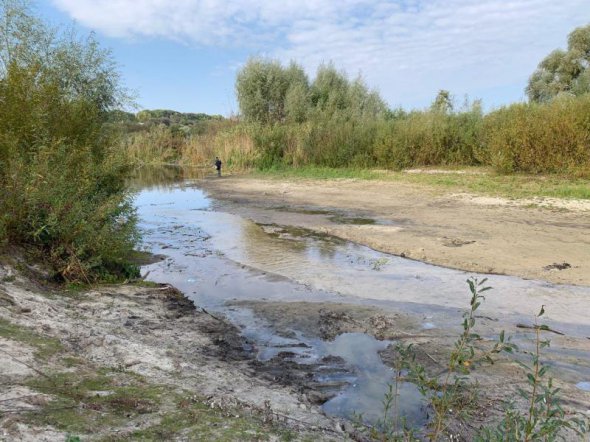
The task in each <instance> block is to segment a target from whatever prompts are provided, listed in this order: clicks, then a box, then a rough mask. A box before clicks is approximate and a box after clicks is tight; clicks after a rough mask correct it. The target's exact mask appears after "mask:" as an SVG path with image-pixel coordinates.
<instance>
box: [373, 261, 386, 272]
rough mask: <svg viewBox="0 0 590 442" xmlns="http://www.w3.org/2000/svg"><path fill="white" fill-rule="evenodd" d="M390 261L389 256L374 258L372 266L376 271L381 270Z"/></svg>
mask: <svg viewBox="0 0 590 442" xmlns="http://www.w3.org/2000/svg"><path fill="white" fill-rule="evenodd" d="M388 262H389V259H387V258H379V259H374V260H373V261H371V268H372V269H373V270H375V271H377V272H378V271H380V270H381V269H382V268H383V266H385V265H386V264H387V263H388Z"/></svg>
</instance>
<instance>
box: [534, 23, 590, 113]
mask: <svg viewBox="0 0 590 442" xmlns="http://www.w3.org/2000/svg"><path fill="white" fill-rule="evenodd" d="M588 92H590V25H587V26H583V27H579V28H576V29H574V30H573V31H572V32H571V33H570V34H569V36H568V48H567V50H566V51H564V50H561V49H557V50H555V51H553V52H551V53H550V54H549V55H548V56H547V57H545V58H544V59H543V60H542V61H541V63H539V66H538V67H537V69H536V70H535V72H534V73H533V74H532V75H531V77H530V79H529V83H528V86H527V88H526V93H527V95H528V97H529V99H530V100H531V101H534V102H546V101H549V100H551V99H553V98H554V97H556V96H558V95H560V94H564V93H567V94H572V95H582V94H585V93H588Z"/></svg>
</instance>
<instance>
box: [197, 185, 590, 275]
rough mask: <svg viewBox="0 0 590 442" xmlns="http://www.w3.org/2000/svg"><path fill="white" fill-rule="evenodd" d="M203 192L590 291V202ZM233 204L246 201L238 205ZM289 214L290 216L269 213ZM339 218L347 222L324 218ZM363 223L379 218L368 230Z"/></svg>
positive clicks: (376, 240)
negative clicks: (332, 214) (368, 219)
mask: <svg viewBox="0 0 590 442" xmlns="http://www.w3.org/2000/svg"><path fill="white" fill-rule="evenodd" d="M203 187H204V188H205V189H206V190H208V191H209V192H210V193H211V195H212V196H213V197H215V198H216V199H218V200H221V201H223V202H225V204H226V205H227V206H228V207H229V210H230V211H233V212H235V213H239V214H240V215H242V216H247V217H250V218H252V219H254V220H255V221H258V222H267V223H277V224H287V225H296V226H300V227H306V228H312V229H315V230H318V231H322V232H325V233H329V234H333V235H336V236H339V237H341V238H344V239H347V240H351V241H355V242H358V243H361V244H365V245H368V246H370V247H372V248H374V249H376V250H380V251H384V252H387V253H392V254H395V255H401V256H405V257H408V258H412V259H417V260H420V261H425V262H428V263H432V264H436V265H441V266H446V267H452V268H457V269H462V270H467V271H476V272H483V273H499V274H507V275H514V276H520V277H524V278H534V279H541V280H547V281H551V282H555V283H567V284H576V285H590V204H588V202H586V201H565V200H563V201H562V200H555V199H551V200H547V199H546V200H508V199H503V198H491V197H481V196H475V195H471V194H466V193H461V194H457V193H454V194H451V193H445V192H444V190H442V189H441V188H433V187H427V186H422V185H421V186H417V185H409V184H404V183H392V182H385V181H361V180H331V181H330V180H321V181H318V180H292V179H256V178H251V177H247V176H246V177H239V176H238V177H227V178H224V179H220V180H217V179H210V180H205V181H204V182H203ZM232 203H237V204H233V205H232ZM276 208H282V209H285V210H283V211H276V210H275V211H269V210H264V209H276ZM322 210H325V211H336V212H338V213H340V214H341V215H342V217H341V218H340V219H338V218H336V219H335V218H333V217H332V218H331V217H330V216H328V215H327V214H322V213H321V211H322ZM354 217H362V218H371V219H374V220H376V221H377V222H376V223H374V224H362V222H363V221H364V220H358V222H359V224H356V225H355V224H354V222H355V220H354V219H352V218H354Z"/></svg>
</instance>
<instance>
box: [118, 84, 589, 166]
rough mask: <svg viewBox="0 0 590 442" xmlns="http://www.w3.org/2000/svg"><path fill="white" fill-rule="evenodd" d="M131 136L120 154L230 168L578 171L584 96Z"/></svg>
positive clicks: (584, 133) (583, 143)
mask: <svg viewBox="0 0 590 442" xmlns="http://www.w3.org/2000/svg"><path fill="white" fill-rule="evenodd" d="M131 137H132V141H131V142H128V143H127V146H126V151H127V152H128V154H129V156H130V158H131V159H132V160H134V161H138V162H145V161H149V162H152V163H153V162H156V163H157V162H170V161H177V162H179V163H181V164H197V165H204V164H210V163H211V162H212V160H213V158H215V156H219V157H220V158H222V160H223V161H224V163H225V165H226V166H229V167H232V168H234V169H239V170H243V169H248V168H258V169H269V168H277V167H278V168H281V167H302V166H317V167H328V168H356V169H359V168H384V169H392V170H399V169H403V168H409V167H416V166H437V165H446V166H449V165H456V166H490V167H492V168H493V170H495V171H497V172H499V173H513V172H526V173H559V174H561V175H567V176H581V177H587V176H590V95H584V96H581V97H578V98H573V97H568V98H565V97H564V98H560V99H557V100H554V101H552V102H549V103H545V104H536V103H532V104H527V103H518V104H513V105H510V106H505V107H502V108H500V109H498V110H495V111H493V112H491V113H489V114H485V115H484V114H483V113H482V112H481V110H480V108H479V106H478V105H472V106H469V107H467V108H466V109H464V110H461V111H456V112H454V111H449V112H441V111H437V110H433V109H430V110H425V111H415V112H411V113H408V114H406V113H401V114H400V115H395V116H394V117H392V118H389V119H383V118H377V119H370V118H365V117H351V116H346V115H345V113H340V114H338V115H335V116H331V117H327V116H322V115H321V114H317V115H316V116H315V117H314V119H310V120H307V121H304V122H300V123H295V122H291V123H289V122H283V123H268V124H263V123H244V122H236V121H233V122H230V121H225V122H214V123H213V124H209V125H208V126H207V128H206V130H204V131H203V133H201V134H196V135H190V134H188V135H182V134H180V135H179V134H178V133H175V132H174V131H173V130H171V129H170V128H167V127H164V126H161V127H154V128H152V129H151V130H150V131H149V132H146V133H142V134H140V135H131Z"/></svg>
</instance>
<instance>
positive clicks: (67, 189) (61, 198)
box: [0, 0, 137, 282]
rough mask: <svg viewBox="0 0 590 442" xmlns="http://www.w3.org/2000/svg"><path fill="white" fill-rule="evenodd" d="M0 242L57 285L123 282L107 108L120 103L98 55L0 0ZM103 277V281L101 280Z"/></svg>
mask: <svg viewBox="0 0 590 442" xmlns="http://www.w3.org/2000/svg"><path fill="white" fill-rule="evenodd" d="M0 23H1V25H0V58H1V59H2V63H1V65H0V103H2V106H0V155H1V156H2V158H1V159H2V161H1V162H0V189H1V190H0V242H2V241H4V242H9V243H11V244H19V245H24V246H26V247H27V248H29V249H30V250H34V251H35V252H36V253H37V255H38V256H39V257H40V258H42V259H43V260H44V261H45V262H47V263H49V264H50V265H51V266H52V267H53V269H54V270H55V274H56V276H58V277H60V278H62V279H66V280H82V281H85V282H91V281H93V280H96V279H101V278H105V277H110V276H113V275H123V274H126V273H128V272H127V271H128V270H129V269H131V267H129V266H128V264H127V261H126V257H127V256H128V253H129V252H130V250H131V249H132V247H133V246H134V244H135V242H136V240H137V231H136V229H135V215H134V211H133V208H132V205H131V201H130V199H129V197H128V194H127V193H126V190H125V177H126V171H127V165H126V164H125V162H124V161H123V160H122V159H121V158H120V156H119V154H118V151H117V149H116V147H117V146H118V144H117V140H116V138H115V134H114V133H111V132H110V131H109V130H108V125H107V124H105V123H107V121H108V118H109V114H110V112H109V111H110V110H112V109H113V108H114V107H115V106H118V105H119V104H121V103H123V102H124V101H126V100H127V99H128V95H127V94H126V92H125V90H124V89H123V88H122V87H121V85H120V81H119V73H118V71H117V68H116V65H115V63H114V61H113V59H112V57H111V55H110V53H109V52H108V51H105V50H103V49H101V48H100V47H99V46H98V44H97V43H96V41H95V40H94V38H93V37H92V35H91V36H89V37H88V38H85V39H80V38H78V37H77V36H76V35H75V33H73V32H71V31H70V32H66V33H60V32H59V31H58V30H56V29H53V28H50V27H48V26H47V25H45V24H44V23H43V22H41V21H40V20H39V19H38V18H37V17H35V16H34V15H33V14H32V13H31V11H30V9H29V6H28V3H27V2H25V1H20V0H0ZM109 275H110V276H109Z"/></svg>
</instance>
